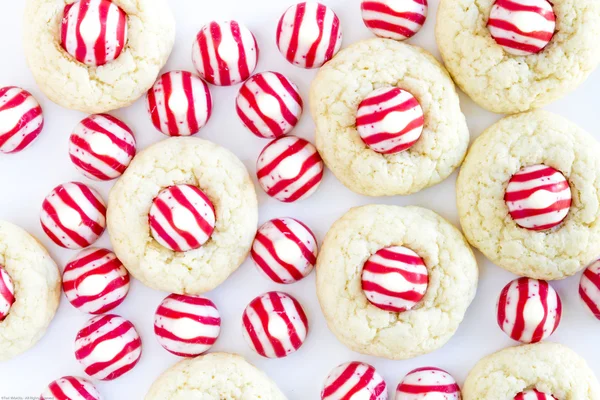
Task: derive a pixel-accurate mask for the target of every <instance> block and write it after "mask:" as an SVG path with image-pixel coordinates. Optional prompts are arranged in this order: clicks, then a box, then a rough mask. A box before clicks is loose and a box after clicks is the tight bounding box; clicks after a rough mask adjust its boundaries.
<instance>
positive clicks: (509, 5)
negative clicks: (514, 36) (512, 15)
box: [494, 0, 556, 21]
mask: <svg viewBox="0 0 600 400" xmlns="http://www.w3.org/2000/svg"><path fill="white" fill-rule="evenodd" d="M494 5H495V6H497V7H501V8H505V9H507V10H509V11H513V12H514V11H528V12H533V13H536V14H540V15H541V16H543V17H544V18H546V19H547V20H548V21H554V20H555V19H556V18H555V15H554V12H553V11H550V10H547V9H545V8H542V7H537V6H531V5H527V4H521V3H517V2H514V1H511V0H496V2H495V3H494Z"/></svg>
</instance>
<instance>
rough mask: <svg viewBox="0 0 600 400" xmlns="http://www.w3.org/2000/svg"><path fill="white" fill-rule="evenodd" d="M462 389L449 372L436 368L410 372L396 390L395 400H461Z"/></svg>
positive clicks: (418, 369)
mask: <svg viewBox="0 0 600 400" xmlns="http://www.w3.org/2000/svg"><path fill="white" fill-rule="evenodd" d="M460 398H461V395H460V387H459V386H458V384H457V383H456V380H455V379H454V378H453V377H452V375H450V374H449V373H448V372H446V371H444V370H443V369H439V368H435V367H425V368H417V369H415V370H413V371H411V372H409V373H408V374H407V375H406V376H405V377H404V379H403V380H402V382H400V384H399V385H398V387H397V388H396V398H395V400H425V399H426V400H460Z"/></svg>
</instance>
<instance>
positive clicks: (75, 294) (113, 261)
mask: <svg viewBox="0 0 600 400" xmlns="http://www.w3.org/2000/svg"><path fill="white" fill-rule="evenodd" d="M62 281H63V283H62V285H63V290H64V292H65V295H66V296H67V300H69V302H70V303H71V304H72V305H73V306H75V307H76V308H78V309H80V310H81V311H83V312H86V313H90V314H104V313H106V312H108V311H110V310H112V309H113V308H115V307H117V306H118V305H119V304H121V303H122V302H123V300H125V297H126V296H127V293H128V292H129V274H128V273H127V270H126V269H125V267H124V266H123V264H122V263H121V261H119V259H118V258H117V256H116V255H115V254H114V253H113V252H111V251H110V250H106V249H96V248H90V249H87V250H83V251H82V252H80V253H79V254H77V256H75V258H74V259H73V260H72V261H71V262H70V263H68V264H67V266H66V267H65V271H64V272H63V279H62Z"/></svg>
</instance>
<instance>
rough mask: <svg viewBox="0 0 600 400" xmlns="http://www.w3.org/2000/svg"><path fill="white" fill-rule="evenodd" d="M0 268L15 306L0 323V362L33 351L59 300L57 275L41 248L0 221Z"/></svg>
mask: <svg viewBox="0 0 600 400" xmlns="http://www.w3.org/2000/svg"><path fill="white" fill-rule="evenodd" d="M0 265H2V266H3V267H4V269H5V271H6V272H7V273H8V275H9V276H10V278H11V280H12V282H13V284H14V298H15V302H14V303H13V304H12V306H11V307H10V310H9V311H8V315H7V316H6V319H4V320H3V321H0V361H6V360H9V359H11V358H13V357H15V356H17V355H19V354H21V353H23V352H25V351H26V350H29V349H30V348H31V347H33V346H34V345H35V344H36V343H37V342H38V341H39V340H40V339H41V338H42V336H44V333H45V332H46V328H47V327H48V325H49V324H50V321H52V318H53V317H54V314H55V313H56V309H57V308H58V303H59V300H60V274H59V272H58V268H57V266H56V264H55V263H54V261H53V260H52V258H50V256H49V255H48V252H47V251H46V249H44V247H42V245H41V244H40V243H39V242H38V241H37V240H36V239H34V238H33V236H31V235H29V234H28V233H27V232H25V231H24V230H23V229H21V228H19V227H18V226H16V225H13V224H11V223H8V222H5V221H0Z"/></svg>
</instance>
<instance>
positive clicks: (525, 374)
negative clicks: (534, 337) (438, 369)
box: [462, 343, 600, 400]
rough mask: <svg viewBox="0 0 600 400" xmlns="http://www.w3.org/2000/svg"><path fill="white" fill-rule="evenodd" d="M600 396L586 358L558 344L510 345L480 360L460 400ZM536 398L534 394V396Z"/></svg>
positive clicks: (595, 398)
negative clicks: (532, 391)
mask: <svg viewBox="0 0 600 400" xmlns="http://www.w3.org/2000/svg"><path fill="white" fill-rule="evenodd" d="M531 390H536V391H538V392H539V393H540V394H543V396H544V397H537V399H545V400H546V399H548V400H550V399H552V396H554V398H556V399H590V400H597V399H600V384H599V383H598V381H597V380H596V377H595V376H594V372H593V371H592V370H591V369H590V367H588V365H587V364H586V362H585V360H584V359H583V358H581V357H580V356H579V355H577V354H576V353H575V352H574V351H573V350H571V349H569V348H568V347H566V346H563V345H561V344H558V343H538V344H530V345H523V346H517V347H509V348H507V349H504V350H500V351H499V352H497V353H494V354H492V355H490V356H487V357H485V358H484V359H482V360H481V361H479V362H478V363H477V364H476V365H475V366H474V367H473V369H472V370H471V372H470V373H469V376H468V377H467V380H466V381H465V384H464V386H463V390H462V394H463V400H480V399H515V400H521V399H529V398H530V397H519V396H521V394H522V393H523V394H526V392H528V391H531ZM534 399H536V397H534Z"/></svg>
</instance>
